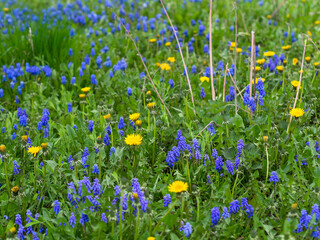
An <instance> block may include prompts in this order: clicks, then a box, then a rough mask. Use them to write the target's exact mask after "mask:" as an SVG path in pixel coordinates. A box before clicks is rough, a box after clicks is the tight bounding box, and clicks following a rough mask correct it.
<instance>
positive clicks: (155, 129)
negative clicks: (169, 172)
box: [152, 117, 157, 166]
mask: <svg viewBox="0 0 320 240" xmlns="http://www.w3.org/2000/svg"><path fill="white" fill-rule="evenodd" d="M153 118H154V127H153V130H154V131H153V138H154V140H153V153H152V166H153V165H154V161H155V151H156V135H157V124H156V117H153Z"/></svg>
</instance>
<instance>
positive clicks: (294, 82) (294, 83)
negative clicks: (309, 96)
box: [291, 80, 299, 88]
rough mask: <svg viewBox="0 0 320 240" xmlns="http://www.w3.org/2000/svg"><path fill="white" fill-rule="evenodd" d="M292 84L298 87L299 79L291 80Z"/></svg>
mask: <svg viewBox="0 0 320 240" xmlns="http://www.w3.org/2000/svg"><path fill="white" fill-rule="evenodd" d="M291 85H292V86H294V87H295V88H297V87H298V86H299V81H297V80H294V81H291Z"/></svg>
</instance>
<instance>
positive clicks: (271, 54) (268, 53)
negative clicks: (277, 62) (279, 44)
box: [263, 51, 276, 57]
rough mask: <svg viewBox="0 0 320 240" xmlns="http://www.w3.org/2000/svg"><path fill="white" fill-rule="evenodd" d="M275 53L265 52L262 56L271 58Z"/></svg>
mask: <svg viewBox="0 0 320 240" xmlns="http://www.w3.org/2000/svg"><path fill="white" fill-rule="evenodd" d="M275 54H276V53H275V52H273V51H267V52H265V53H264V54H263V55H264V56H265V57H272V56H273V55H275Z"/></svg>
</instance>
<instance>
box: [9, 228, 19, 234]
mask: <svg viewBox="0 0 320 240" xmlns="http://www.w3.org/2000/svg"><path fill="white" fill-rule="evenodd" d="M9 231H10V233H12V234H15V233H16V231H17V229H16V228H15V227H12V228H10V230H9Z"/></svg>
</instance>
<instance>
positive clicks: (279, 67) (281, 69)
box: [276, 66, 284, 72]
mask: <svg viewBox="0 0 320 240" xmlns="http://www.w3.org/2000/svg"><path fill="white" fill-rule="evenodd" d="M276 68H277V70H279V71H280V72H283V71H284V66H277V67H276Z"/></svg>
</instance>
